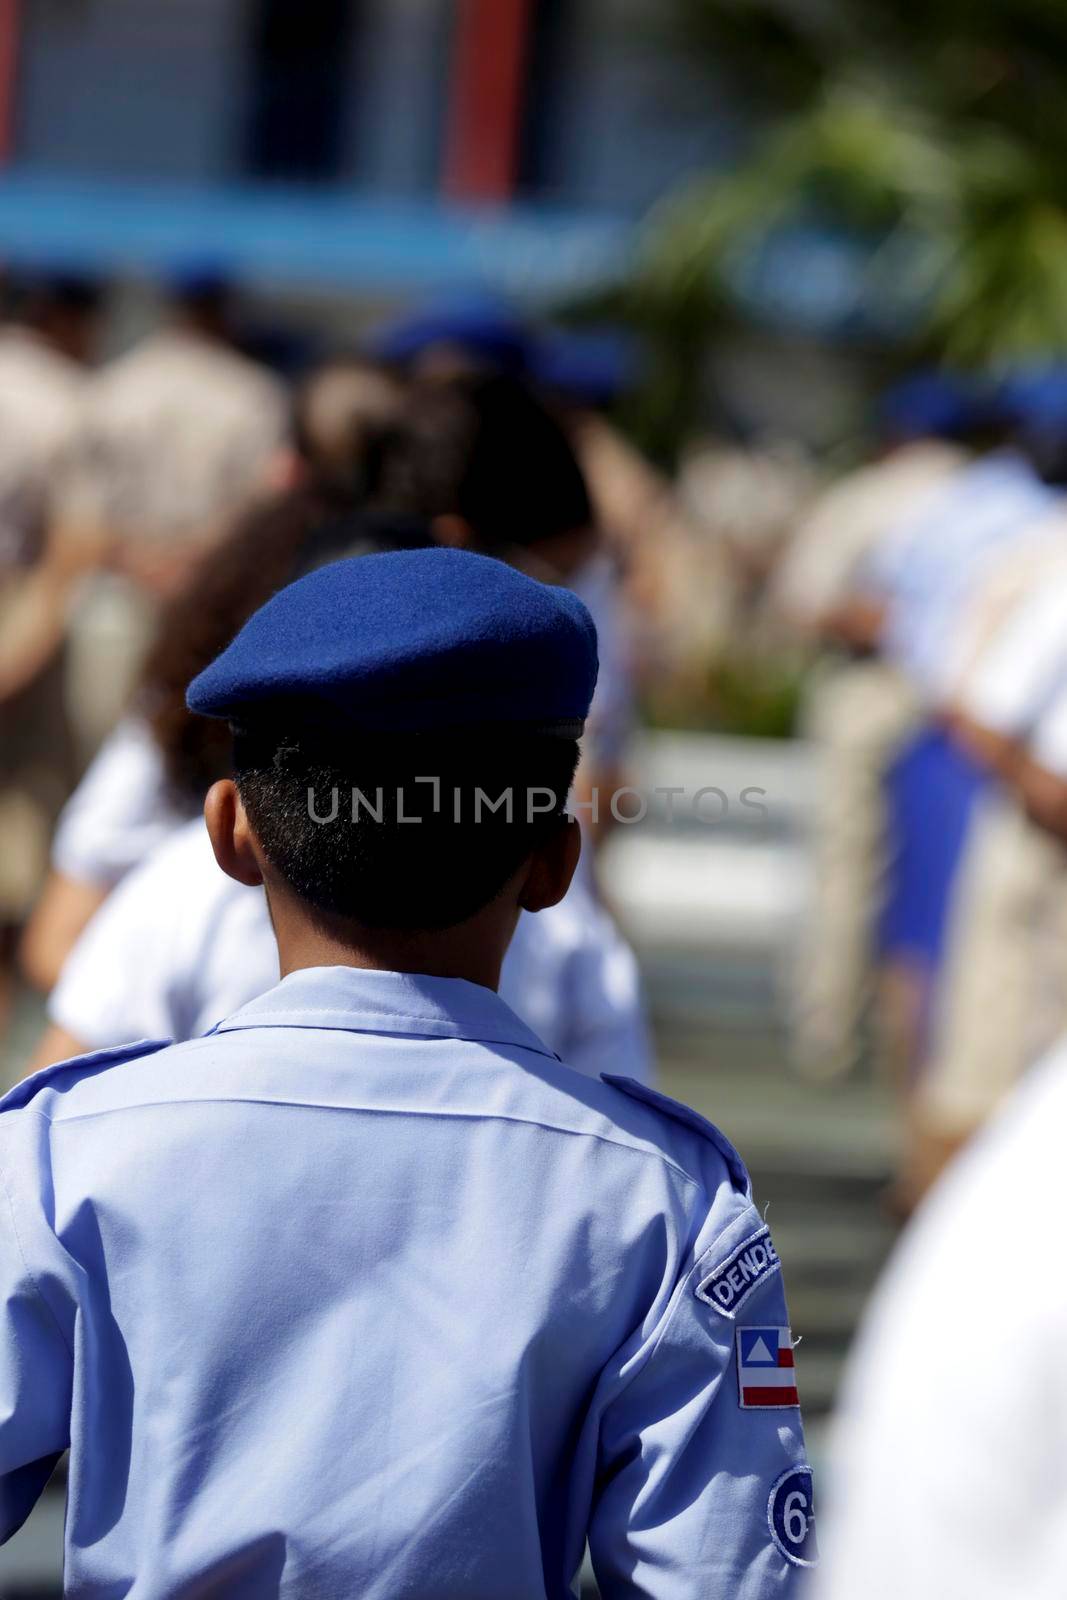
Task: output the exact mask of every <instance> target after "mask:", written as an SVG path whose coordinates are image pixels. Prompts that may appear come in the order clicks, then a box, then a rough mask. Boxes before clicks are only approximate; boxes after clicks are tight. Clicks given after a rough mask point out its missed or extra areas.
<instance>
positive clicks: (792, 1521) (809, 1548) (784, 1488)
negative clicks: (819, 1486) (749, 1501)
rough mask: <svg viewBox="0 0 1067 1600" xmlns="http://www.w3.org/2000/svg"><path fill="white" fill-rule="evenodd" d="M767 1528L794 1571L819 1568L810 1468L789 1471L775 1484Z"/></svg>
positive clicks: (768, 1511)
mask: <svg viewBox="0 0 1067 1600" xmlns="http://www.w3.org/2000/svg"><path fill="white" fill-rule="evenodd" d="M767 1525H768V1527H769V1528H770V1530H771V1538H772V1539H773V1541H774V1546H775V1549H776V1550H778V1552H779V1553H780V1554H781V1555H783V1556H785V1559H786V1560H787V1561H789V1562H791V1563H792V1565H793V1566H794V1567H817V1566H818V1564H819V1546H818V1543H817V1542H816V1538H815V1499H814V1493H813V1488H812V1476H811V1468H810V1467H808V1466H800V1467H790V1468H789V1470H788V1472H783V1473H782V1476H781V1477H780V1478H778V1479H777V1480H776V1481H775V1483H774V1484H773V1486H772V1488H771V1492H770V1496H769V1498H768V1500H767Z"/></svg>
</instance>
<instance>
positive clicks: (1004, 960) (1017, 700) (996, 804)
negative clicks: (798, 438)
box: [916, 510, 1067, 1141]
mask: <svg viewBox="0 0 1067 1600" xmlns="http://www.w3.org/2000/svg"><path fill="white" fill-rule="evenodd" d="M1065 586H1067V517H1065V516H1064V513H1063V512H1062V510H1058V511H1057V512H1055V513H1054V514H1053V517H1052V518H1051V519H1050V520H1049V521H1048V522H1047V523H1046V524H1045V525H1044V526H1043V527H1042V528H1039V529H1038V530H1036V531H1035V535H1034V536H1033V537H1032V538H1031V539H1030V540H1028V541H1027V542H1026V543H1024V544H1023V545H1022V546H1020V548H1019V549H1018V551H1015V552H1012V553H1010V554H1009V555H1008V556H1007V557H1006V558H1005V559H1004V560H1003V562H1001V563H1000V564H999V566H998V568H997V569H996V570H994V571H993V572H992V573H991V574H990V577H989V580H988V581H987V583H986V584H985V585H984V587H983V590H982V592H981V593H980V594H979V595H978V596H977V597H976V599H975V602H974V604H973V606H972V607H971V615H970V616H969V618H968V621H967V627H966V629H965V630H964V635H963V638H962V639H961V641H960V645H959V647H958V666H957V672H956V677H955V684H954V691H953V697H952V701H953V705H954V706H955V707H956V708H958V709H959V710H961V711H963V712H964V713H965V714H968V715H970V716H972V717H973V718H974V720H975V721H977V722H978V723H979V724H982V725H985V726H987V727H991V728H992V729H993V731H994V732H997V733H1000V734H1001V735H1003V736H1005V737H1009V738H1017V739H1024V738H1026V737H1028V736H1029V734H1030V732H1031V728H1032V723H1033V717H1034V716H1035V715H1036V714H1037V713H1038V712H1039V708H1040V705H1041V704H1042V703H1043V702H1044V701H1045V700H1046V699H1047V694H1046V692H1045V690H1044V689H1043V687H1042V678H1043V677H1045V676H1047V675H1048V674H1049V673H1051V674H1052V675H1053V679H1054V680H1055V679H1056V678H1057V677H1058V676H1059V675H1061V674H1062V671H1063V668H1064V664H1065V663H1067V650H1065V649H1064V648H1063V646H1062V644H1061V637H1060V635H1061V629H1060V628H1059V627H1058V626H1053V628H1052V629H1051V630H1049V629H1048V625H1047V623H1046V625H1045V629H1044V631H1045V632H1047V633H1049V635H1050V637H1049V640H1048V645H1049V648H1050V650H1051V654H1048V653H1047V652H1046V651H1044V650H1042V649H1041V648H1040V646H1041V643H1042V641H1041V640H1040V638H1039V636H1038V633H1039V630H1038V628H1037V624H1036V621H1035V619H1034V604H1035V602H1040V601H1041V599H1042V597H1044V596H1052V595H1055V594H1057V593H1059V594H1061V595H1062V593H1063V591H1064V588H1065ZM1052 620H1053V623H1054V624H1055V618H1053V619H1052ZM1025 647H1032V648H1033V649H1034V656H1033V660H1032V661H1030V662H1025V661H1023V660H1021V659H1020V656H1019V652H1020V651H1021V650H1022V649H1024V648H1025ZM1046 657H1047V659H1046ZM1060 657H1063V658H1064V660H1062V661H1060V662H1059V664H1058V665H1057V660H1058V658H1060ZM1042 662H1043V670H1041V669H1042ZM1028 668H1029V670H1027V669H1028ZM1034 695H1036V696H1037V703H1036V704H1033V705H1029V704H1028V702H1029V701H1030V700H1031V699H1032V697H1033V696H1034ZM1053 759H1054V758H1052V757H1050V761H1051V760H1053ZM1065 1027H1067V850H1065V849H1064V846H1063V845H1062V844H1061V843H1060V842H1059V841H1058V840H1057V839H1054V838H1052V837H1051V836H1050V835H1048V834H1047V833H1046V832H1044V830H1043V829H1041V828H1039V827H1038V826H1037V825H1036V824H1035V823H1033V822H1032V821H1030V819H1029V818H1028V817H1027V816H1026V815H1025V813H1024V811H1023V809H1022V806H1021V805H1020V804H1019V802H1018V801H1017V800H1016V799H1015V798H1014V797H1013V796H1012V795H1010V794H1009V793H1007V792H1006V791H1005V790H999V789H998V790H996V791H994V792H993V793H992V794H990V795H988V796H987V797H986V798H985V800H984V801H983V803H982V805H981V808H980V810H979V812H978V815H977V817H976V819H975V824H974V827H973V830H972V833H971V835H970V837H969V838H968V841H967V845H966V849H965V853H964V858H963V862H962V864H961V869H960V880H959V884H958V886H957V890H956V894H955V895H954V897H953V902H952V907H951V913H950V921H949V927H948V938H947V941H946V961H945V970H944V973H943V975H942V979H941V982H940V985H939V989H938V1002H937V1007H936V1010H935V1013H934V1018H933V1035H932V1043H931V1051H930V1058H929V1061H928V1063H927V1066H926V1070H925V1072H924V1075H923V1079H922V1082H921V1084H920V1088H919V1094H918V1099H917V1102H916V1112H917V1115H918V1117H919V1119H920V1123H921V1125H922V1128H923V1130H924V1132H926V1133H928V1134H929V1135H930V1137H931V1138H933V1139H935V1140H939V1141H953V1140H958V1139H962V1138H965V1137H967V1136H968V1135H969V1134H970V1133H972V1132H973V1131H974V1129H975V1128H977V1127H979V1126H980V1125H981V1124H982V1123H983V1122H985V1120H986V1119H987V1118H988V1116H989V1114H990V1112H991V1111H992V1110H993V1109H994V1108H995V1107H996V1106H997V1105H998V1104H999V1102H1000V1101H1001V1099H1003V1097H1004V1096H1005V1094H1006V1093H1007V1092H1008V1091H1009V1090H1010V1089H1011V1088H1012V1087H1013V1085H1014V1084H1015V1083H1016V1082H1017V1081H1018V1079H1019V1078H1020V1077H1021V1076H1022V1074H1023V1072H1024V1071H1025V1070H1026V1068H1027V1067H1028V1066H1029V1065H1030V1063H1031V1062H1032V1061H1034V1060H1035V1059H1036V1058H1037V1057H1038V1055H1040V1054H1042V1053H1043V1052H1044V1051H1045V1050H1046V1049H1048V1048H1049V1047H1050V1045H1051V1044H1052V1043H1053V1041H1054V1040H1055V1039H1056V1038H1057V1037H1058V1035H1059V1034H1060V1033H1061V1032H1062V1031H1063V1029H1064V1028H1065Z"/></svg>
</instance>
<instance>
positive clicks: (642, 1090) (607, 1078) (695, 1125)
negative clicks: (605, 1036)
mask: <svg viewBox="0 0 1067 1600" xmlns="http://www.w3.org/2000/svg"><path fill="white" fill-rule="evenodd" d="M600 1076H601V1077H602V1078H603V1080H604V1082H605V1083H610V1084H611V1085H612V1087H613V1088H616V1089H621V1090H622V1092H623V1094H628V1095H630V1096H631V1098H632V1099H634V1100H643V1101H644V1103H645V1104H646V1105H649V1106H651V1107H652V1108H653V1110H655V1111H661V1112H662V1113H663V1115H664V1116H665V1117H670V1118H671V1119H672V1120H673V1121H674V1122H680V1123H682V1124H683V1125H684V1126H685V1127H687V1128H691V1129H692V1130H693V1131H694V1133H699V1134H701V1135H702V1136H703V1137H704V1138H705V1139H707V1140H708V1141H709V1143H711V1144H713V1145H714V1146H715V1148H716V1150H717V1151H718V1152H719V1154H720V1155H721V1156H722V1158H723V1160H724V1161H725V1162H726V1169H727V1171H728V1172H729V1174H730V1179H731V1182H732V1183H733V1185H734V1187H735V1188H736V1189H738V1190H740V1192H741V1193H742V1194H746V1195H748V1194H751V1192H752V1185H751V1183H750V1182H749V1176H748V1170H747V1168H746V1166H745V1163H744V1162H743V1161H742V1160H741V1157H740V1156H739V1155H738V1153H737V1151H736V1150H735V1149H734V1147H733V1145H732V1144H731V1143H730V1141H729V1139H728V1138H727V1137H726V1135H725V1134H724V1133H722V1132H720V1130H719V1129H718V1128H717V1127H716V1126H715V1124H714V1123H713V1122H709V1121H708V1119H707V1117H702V1116H701V1115H700V1112H699V1111H694V1110H693V1108H692V1106H687V1105H684V1104H683V1103H682V1101H680V1100H672V1099H671V1097H670V1095H666V1094H660V1092H659V1090H658V1089H650V1088H649V1086H648V1084H646V1083H638V1081H637V1079H636V1078H623V1077H618V1076H616V1074H615V1073H614V1072H602V1073H601V1074H600Z"/></svg>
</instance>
